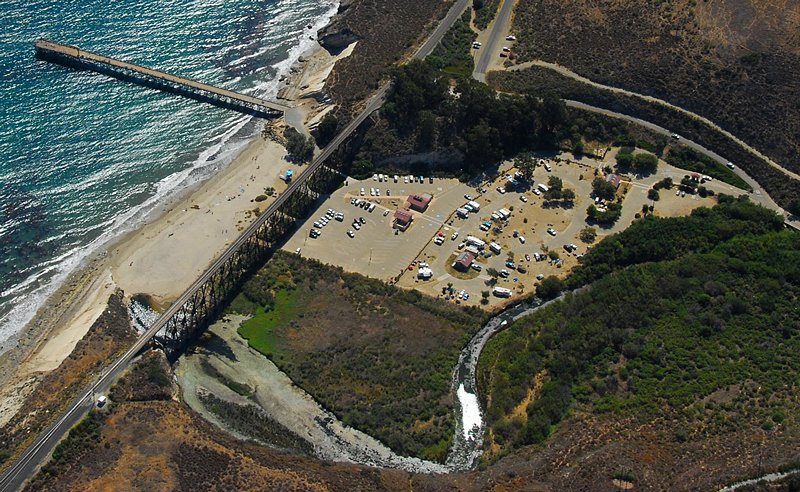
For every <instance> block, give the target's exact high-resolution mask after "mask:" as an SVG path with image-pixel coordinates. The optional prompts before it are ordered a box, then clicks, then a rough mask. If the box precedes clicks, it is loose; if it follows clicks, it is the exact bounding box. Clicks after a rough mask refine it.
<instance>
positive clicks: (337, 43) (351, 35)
mask: <svg viewBox="0 0 800 492" xmlns="http://www.w3.org/2000/svg"><path fill="white" fill-rule="evenodd" d="M353 1H354V0H342V2H341V3H340V4H339V9H338V10H337V12H336V16H335V17H334V18H333V20H332V21H331V22H330V24H328V25H327V26H325V27H323V28H322V29H320V30H319V31H318V32H317V37H318V39H319V44H320V46H322V47H323V48H325V49H326V50H328V53H330V54H332V55H338V54H339V53H341V52H342V51H343V50H344V49H345V48H347V47H348V46H350V45H351V44H352V43H354V42H356V41H358V40H359V39H361V36H360V35H358V34H357V33H356V32H354V31H353V30H352V29H350V27H349V26H348V25H347V22H346V19H345V16H344V15H343V14H344V13H345V12H346V11H347V10H348V9H349V8H350V6H351V5H352V4H353Z"/></svg>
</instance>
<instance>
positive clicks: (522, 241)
mask: <svg viewBox="0 0 800 492" xmlns="http://www.w3.org/2000/svg"><path fill="white" fill-rule="evenodd" d="M519 242H521V243H522V244H525V236H520V237H519Z"/></svg>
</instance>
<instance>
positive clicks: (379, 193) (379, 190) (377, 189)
mask: <svg viewBox="0 0 800 492" xmlns="http://www.w3.org/2000/svg"><path fill="white" fill-rule="evenodd" d="M375 196H381V189H380V188H375Z"/></svg>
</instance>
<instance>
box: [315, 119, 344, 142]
mask: <svg viewBox="0 0 800 492" xmlns="http://www.w3.org/2000/svg"><path fill="white" fill-rule="evenodd" d="M338 127H339V120H338V119H337V118H336V116H334V115H333V113H330V112H329V113H327V114H326V115H325V116H323V117H322V120H320V122H319V125H317V130H316V138H317V145H319V146H320V147H325V146H326V145H328V144H329V143H330V141H331V140H333V137H335V136H336V130H337V128H338Z"/></svg>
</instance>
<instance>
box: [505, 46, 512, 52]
mask: <svg viewBox="0 0 800 492" xmlns="http://www.w3.org/2000/svg"><path fill="white" fill-rule="evenodd" d="M503 51H505V52H506V53H508V52H509V51H511V48H509V47H508V46H503Z"/></svg>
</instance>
